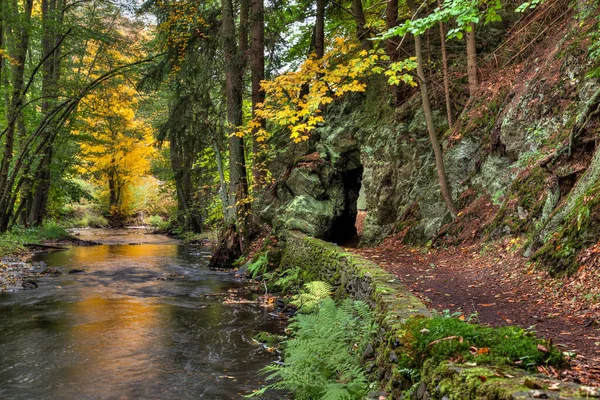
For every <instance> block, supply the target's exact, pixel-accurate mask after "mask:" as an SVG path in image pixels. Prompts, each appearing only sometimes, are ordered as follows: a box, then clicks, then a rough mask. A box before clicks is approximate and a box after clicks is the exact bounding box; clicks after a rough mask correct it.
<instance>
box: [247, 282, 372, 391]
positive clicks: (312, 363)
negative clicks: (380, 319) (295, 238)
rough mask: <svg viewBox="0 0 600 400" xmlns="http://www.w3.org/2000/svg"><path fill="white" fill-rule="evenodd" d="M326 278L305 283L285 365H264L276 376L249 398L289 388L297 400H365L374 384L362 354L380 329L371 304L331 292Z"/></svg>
mask: <svg viewBox="0 0 600 400" xmlns="http://www.w3.org/2000/svg"><path fill="white" fill-rule="evenodd" d="M330 292H331V287H330V286H329V285H327V284H325V283H324V282H313V283H311V284H309V285H305V290H304V291H303V293H302V294H301V295H300V296H298V297H296V299H295V301H296V302H297V304H299V305H300V309H299V313H298V314H296V316H294V317H293V318H292V319H291V324H290V325H289V329H290V331H291V334H290V337H289V338H288V339H287V340H285V341H283V342H282V348H283V351H282V355H283V360H284V363H283V364H271V365H269V366H267V367H265V368H264V369H263V372H264V373H265V374H267V375H268V377H267V380H269V381H274V382H273V383H271V384H269V385H267V386H266V387H264V388H262V389H260V390H257V391H256V392H254V393H252V394H251V395H250V396H249V397H254V396H260V395H262V394H264V393H265V392H266V391H268V390H271V389H273V390H281V389H283V390H289V391H290V392H292V393H293V395H294V398H295V399H299V400H307V399H363V398H364V397H365V395H366V394H367V392H368V391H369V389H370V386H371V385H370V383H369V380H368V379H367V375H366V373H365V371H364V369H363V368H362V366H361V362H360V361H361V360H360V358H361V355H362V353H363V351H364V349H365V347H366V345H367V343H369V342H370V341H371V340H372V338H373V335H374V334H375V332H376V331H377V325H376V323H375V321H374V317H373V314H372V312H371V309H370V307H369V305H368V304H367V303H365V302H361V301H353V300H349V299H346V300H344V301H343V302H342V303H340V304H336V302H335V301H334V300H333V299H332V298H331V297H329V295H330Z"/></svg>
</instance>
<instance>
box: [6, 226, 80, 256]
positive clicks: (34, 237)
mask: <svg viewBox="0 0 600 400" xmlns="http://www.w3.org/2000/svg"><path fill="white" fill-rule="evenodd" d="M68 237H70V234H69V232H67V231H66V230H65V229H64V228H63V227H61V226H59V225H58V224H57V223H56V222H54V221H47V222H45V223H44V224H43V225H42V226H41V227H36V228H24V227H20V226H15V227H13V228H12V229H11V230H10V231H8V232H6V233H3V234H0V256H8V255H14V254H19V253H23V252H25V246H24V245H25V244H26V243H40V242H42V241H45V240H62V239H66V238H68Z"/></svg>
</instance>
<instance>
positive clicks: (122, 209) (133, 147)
mask: <svg viewBox="0 0 600 400" xmlns="http://www.w3.org/2000/svg"><path fill="white" fill-rule="evenodd" d="M86 106H87V107H86V110H85V111H86V112H85V113H82V114H83V116H82V119H81V120H82V123H83V125H82V127H81V128H80V129H79V131H78V132H79V134H80V136H81V138H82V139H83V140H82V141H81V156H80V159H81V160H82V163H81V165H82V168H83V169H84V170H86V171H87V172H89V173H90V174H91V175H92V176H93V178H94V180H95V181H96V183H97V184H98V185H99V186H100V187H101V188H103V190H104V196H103V197H106V198H107V199H108V202H107V205H108V209H109V212H110V214H111V218H112V220H113V222H115V223H120V222H121V221H122V220H123V219H124V217H126V216H127V215H128V214H129V213H130V211H131V206H132V204H133V203H134V202H133V199H132V197H131V196H132V193H133V192H132V189H133V186H134V185H135V183H136V181H140V180H141V178H142V177H144V176H146V175H148V174H149V169H150V161H151V157H152V156H153V153H154V151H155V149H154V147H153V145H152V144H153V134H152V129H151V127H150V126H149V125H148V124H147V123H146V122H145V121H144V120H142V119H137V118H136V111H137V108H138V100H137V94H136V92H135V89H134V88H133V87H132V86H131V85H128V84H125V83H120V84H117V85H111V87H107V88H106V90H104V91H103V92H102V93H97V94H94V95H91V96H89V97H88V98H87V99H86Z"/></svg>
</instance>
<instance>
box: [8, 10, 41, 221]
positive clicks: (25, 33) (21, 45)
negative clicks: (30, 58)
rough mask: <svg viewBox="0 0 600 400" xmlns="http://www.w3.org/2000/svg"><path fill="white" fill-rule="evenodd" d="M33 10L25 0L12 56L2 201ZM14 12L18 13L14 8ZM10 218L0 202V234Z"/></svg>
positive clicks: (21, 96)
mask: <svg viewBox="0 0 600 400" xmlns="http://www.w3.org/2000/svg"><path fill="white" fill-rule="evenodd" d="M32 9H33V0H27V1H26V2H25V5H24V11H23V14H22V15H21V18H19V20H20V21H19V22H20V26H19V27H18V32H19V35H18V36H19V38H18V44H17V46H16V49H15V53H14V55H13V59H14V60H15V62H14V65H13V74H12V78H13V79H12V81H13V82H12V84H13V87H12V97H11V99H10V106H9V110H8V127H7V129H6V134H5V138H4V151H3V154H2V162H1V163H0V193H1V197H0V198H2V199H6V198H8V197H9V196H8V193H9V192H10V191H11V190H12V187H9V186H10V185H8V184H7V182H8V178H9V170H10V165H11V163H12V161H13V150H14V146H15V131H16V126H17V122H18V113H19V108H20V107H21V105H22V104H23V93H22V92H23V86H24V74H25V63H26V61H27V60H26V58H27V50H28V48H29V29H30V26H29V25H30V21H31V13H32ZM14 11H15V12H18V11H17V9H16V8H15V10H14ZM11 216H12V209H9V204H7V203H5V202H0V232H4V231H6V229H7V228H8V225H9V223H10V219H11Z"/></svg>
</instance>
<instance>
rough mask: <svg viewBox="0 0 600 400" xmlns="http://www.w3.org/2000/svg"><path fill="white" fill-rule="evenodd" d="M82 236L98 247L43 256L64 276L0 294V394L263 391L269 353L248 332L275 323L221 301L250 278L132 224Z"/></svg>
mask: <svg viewBox="0 0 600 400" xmlns="http://www.w3.org/2000/svg"><path fill="white" fill-rule="evenodd" d="M81 237H82V238H84V239H93V240H97V241H100V242H102V243H104V244H102V245H99V246H92V247H77V246H76V247H71V248H69V249H68V250H66V251H59V252H54V253H49V254H38V255H36V256H35V257H34V261H44V262H46V263H47V264H48V266H49V267H53V268H56V269H58V270H60V271H62V272H63V274H62V275H59V276H44V277H40V278H38V279H37V281H38V284H39V288H38V289H35V290H27V291H21V292H16V293H4V294H0V399H237V398H241V394H247V393H249V392H250V391H251V390H252V389H255V388H257V387H259V386H260V384H261V380H262V379H263V377H262V376H261V375H259V374H258V371H259V370H260V369H261V368H262V367H263V366H265V365H266V364H268V363H270V362H272V361H273V360H274V356H273V355H272V354H270V353H268V352H266V351H265V350H264V349H262V348H260V347H258V346H256V345H255V344H254V343H253V342H252V336H253V335H254V334H255V333H257V332H259V331H268V332H279V331H281V329H282V325H281V322H280V321H278V320H276V319H273V318H271V317H269V315H268V312H269V310H267V309H264V308H261V307H260V306H258V305H256V304H244V303H242V304H240V303H233V304H230V303H224V302H223V301H222V300H223V298H222V297H221V296H218V295H217V294H222V293H230V292H236V291H240V290H242V289H243V288H244V287H245V285H246V284H245V283H243V282H241V281H240V280H239V279H237V278H235V277H234V276H233V275H232V274H229V273H225V272H217V271H211V270H209V269H208V268H207V263H208V260H209V257H210V254H209V253H208V252H207V251H206V250H203V249H198V248H196V249H190V248H188V247H186V246H183V245H181V244H179V243H177V242H176V241H174V240H172V239H170V238H168V237H166V236H160V235H145V234H140V231H137V230H130V229H129V230H87V231H83V232H82V233H81ZM72 269H82V270H84V272H83V273H78V274H69V273H68V272H69V271H70V270H72ZM242 291H243V290H242Z"/></svg>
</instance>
